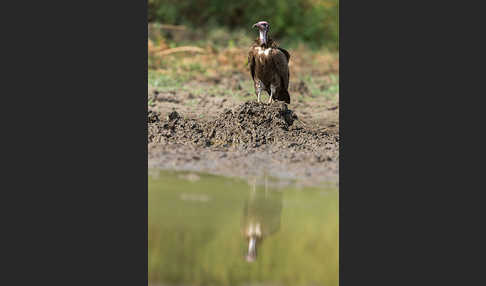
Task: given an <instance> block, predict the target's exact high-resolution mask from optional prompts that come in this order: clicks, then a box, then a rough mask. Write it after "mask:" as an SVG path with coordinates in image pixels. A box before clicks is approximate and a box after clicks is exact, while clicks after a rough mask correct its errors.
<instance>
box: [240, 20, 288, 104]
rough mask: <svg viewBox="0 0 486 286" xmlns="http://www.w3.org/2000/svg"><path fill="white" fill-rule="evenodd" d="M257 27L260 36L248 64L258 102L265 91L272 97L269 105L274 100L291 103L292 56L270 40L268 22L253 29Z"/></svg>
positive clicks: (252, 48) (249, 55)
mask: <svg viewBox="0 0 486 286" xmlns="http://www.w3.org/2000/svg"><path fill="white" fill-rule="evenodd" d="M255 27H256V28H258V30H259V32H260V36H259V37H258V38H257V39H256V40H255V42H254V43H253V45H252V46H251V47H250V51H249V53H248V63H249V65H250V72H251V77H252V79H253V85H254V87H255V93H256V96H257V101H258V102H260V94H261V92H262V90H265V91H266V92H267V93H268V94H269V95H270V98H269V100H268V103H271V102H272V100H274V99H275V100H280V101H284V102H286V103H290V95H289V92H288V88H289V76H290V75H289V59H290V54H289V52H287V51H286V50H285V49H282V48H280V47H279V46H278V44H277V43H276V42H274V41H273V40H272V39H271V38H270V35H269V33H268V32H269V30H270V25H269V24H268V23H267V22H266V21H260V22H258V23H256V24H254V25H253V28H255Z"/></svg>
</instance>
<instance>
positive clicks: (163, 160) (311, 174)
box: [147, 75, 339, 185]
mask: <svg viewBox="0 0 486 286" xmlns="http://www.w3.org/2000/svg"><path fill="white" fill-rule="evenodd" d="M242 76H243V75H235V76H234V77H235V78H234V80H233V79H232V78H231V77H229V78H226V79H223V80H218V79H215V80H214V82H213V81H212V80H208V81H206V82H201V81H194V82H189V83H187V84H186V86H191V85H192V86H195V87H197V88H198V89H203V90H204V89H206V88H209V87H210V86H212V85H215V84H217V85H225V86H226V85H227V86H228V89H230V90H235V91H237V90H240V89H241V88H240V87H238V85H239V83H240V82H241V77H242ZM216 81H217V82H216ZM222 81H224V82H222ZM186 90H187V89H186ZM189 90H191V89H189ZM308 93H309V89H308V87H307V86H305V83H304V82H302V81H300V82H299V81H296V82H291V85H290V94H291V104H290V105H287V104H285V103H283V102H273V103H272V104H267V103H266V100H265V103H257V102H256V96H254V95H253V94H246V95H243V99H241V98H239V99H238V98H235V97H232V96H221V95H218V94H214V93H208V94H204V93H202V94H198V95H195V94H193V93H191V92H187V91H181V92H177V91H171V92H160V91H157V90H156V89H152V90H149V98H150V97H151V98H152V101H153V105H151V106H149V113H148V119H147V121H148V159H149V168H161V169H172V170H174V169H175V170H191V171H199V172H207V173H213V174H220V175H225V176H236V177H243V178H246V177H252V176H260V175H267V176H271V177H276V178H280V179H288V180H296V181H298V182H299V183H301V184H305V185H316V184H320V183H323V182H331V183H337V182H338V168H339V131H338V129H339V124H338V122H339V121H338V112H339V110H338V106H337V104H336V103H331V102H327V101H325V100H322V99H316V100H308V98H311V96H306V95H308ZM264 99H266V97H265V98H264Z"/></svg>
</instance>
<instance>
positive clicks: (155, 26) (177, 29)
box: [151, 24, 186, 31]
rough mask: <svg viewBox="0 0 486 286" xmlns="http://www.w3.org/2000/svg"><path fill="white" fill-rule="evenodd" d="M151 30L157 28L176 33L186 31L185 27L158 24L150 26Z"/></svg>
mask: <svg viewBox="0 0 486 286" xmlns="http://www.w3.org/2000/svg"><path fill="white" fill-rule="evenodd" d="M151 28H157V29H162V30H176V31H183V30H185V29H186V26H182V25H169V24H158V25H151Z"/></svg>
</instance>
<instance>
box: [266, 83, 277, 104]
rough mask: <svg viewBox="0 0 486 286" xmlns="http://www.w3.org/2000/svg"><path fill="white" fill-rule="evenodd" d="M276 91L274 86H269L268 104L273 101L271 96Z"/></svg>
mask: <svg viewBox="0 0 486 286" xmlns="http://www.w3.org/2000/svg"><path fill="white" fill-rule="evenodd" d="M276 90H277V87H275V86H274V85H270V99H269V100H268V103H269V104H270V103H272V101H273V95H274V94H275V91H276Z"/></svg>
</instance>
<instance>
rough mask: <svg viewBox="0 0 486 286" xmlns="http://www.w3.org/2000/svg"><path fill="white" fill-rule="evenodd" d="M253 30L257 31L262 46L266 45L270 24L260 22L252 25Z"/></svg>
mask: <svg viewBox="0 0 486 286" xmlns="http://www.w3.org/2000/svg"><path fill="white" fill-rule="evenodd" d="M253 28H257V29H258V31H259V32H260V41H261V42H262V44H266V43H267V34H268V31H269V30H270V24H268V22H266V21H260V22H258V23H255V24H253Z"/></svg>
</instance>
